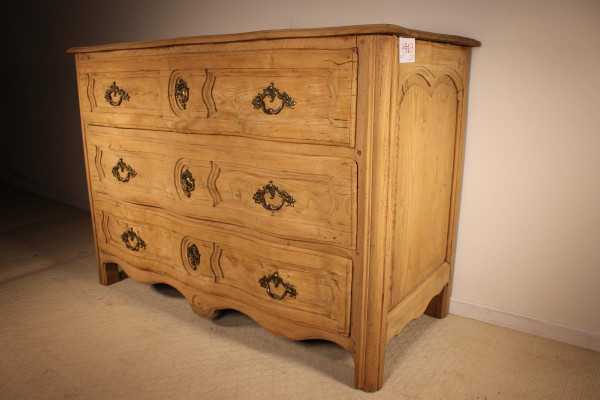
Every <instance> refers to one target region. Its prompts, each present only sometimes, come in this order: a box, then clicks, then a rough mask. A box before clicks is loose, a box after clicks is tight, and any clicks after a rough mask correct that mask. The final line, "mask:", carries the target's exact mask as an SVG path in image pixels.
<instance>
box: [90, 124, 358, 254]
mask: <svg viewBox="0 0 600 400" xmlns="http://www.w3.org/2000/svg"><path fill="white" fill-rule="evenodd" d="M175 135H176V134H175ZM86 138H87V150H88V151H87V153H88V158H89V165H90V168H89V175H90V177H89V178H90V184H91V189H92V191H93V192H101V193H106V194H109V195H110V196H113V197H114V198H116V199H123V200H127V201H131V202H135V203H141V204H146V205H153V206H156V207H161V208H164V209H166V210H169V211H171V212H174V213H178V214H181V215H184V216H188V217H193V218H198V219H202V220H207V221H213V222H218V223H222V224H224V228H227V229H233V228H235V229H242V230H248V231H249V232H261V233H265V234H269V235H275V236H278V237H282V238H286V239H292V240H301V241H310V242H320V243H329V244H335V245H339V246H342V247H346V248H354V246H355V224H356V217H355V214H356V163H355V161H354V160H351V159H345V158H338V157H326V156H316V155H315V156H311V155H300V154H282V153H273V152H260V151H255V150H252V151H249V150H248V149H245V148H243V147H235V146H231V145H228V146H217V145H214V144H213V145H203V144H202V143H200V142H198V143H194V144H189V143H186V144H184V143H177V144H176V143H173V142H169V141H162V140H157V139H156V138H152V137H145V136H144V131H137V130H130V129H128V130H120V129H118V128H107V127H98V126H88V127H87V129H86ZM246 233H248V232H246Z"/></svg>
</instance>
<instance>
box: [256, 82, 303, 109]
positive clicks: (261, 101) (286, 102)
mask: <svg viewBox="0 0 600 400" xmlns="http://www.w3.org/2000/svg"><path fill="white" fill-rule="evenodd" d="M265 97H268V98H269V99H270V100H271V103H272V102H273V100H275V97H277V98H278V99H279V100H281V104H280V105H279V108H277V109H273V108H267V106H266V105H265ZM252 104H253V105H254V108H256V109H259V108H262V110H263V112H264V113H265V114H279V112H280V111H281V110H282V109H283V107H284V106H285V107H288V108H294V106H295V105H296V102H295V101H294V99H292V98H291V97H290V96H288V94H287V93H286V92H283V93H281V92H280V91H279V89H277V88H276V87H275V84H274V83H273V82H271V84H270V85H269V86H267V87H266V88H265V89H263V92H262V93H258V96H256V97H255V98H254V99H253V100H252Z"/></svg>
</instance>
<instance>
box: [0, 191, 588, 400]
mask: <svg viewBox="0 0 600 400" xmlns="http://www.w3.org/2000/svg"><path fill="white" fill-rule="evenodd" d="M0 208H1V209H0V260H1V261H0V304H1V308H0V398H1V399H11V400H12V399H128V400H131V399H161V400H164V399H244V400H246V399H261V400H264V399H270V398H274V399H275V398H279V399H290V400H291V399H310V400H320V399H344V400H345V399H363V398H364V399H367V398H369V399H370V398H378V399H379V398H381V399H561V400H562V399H600V353H597V352H594V351H591V350H585V349H582V348H578V347H575V346H571V345H567V344H563V343H559V342H555V341H552V340H548V339H543V338H539V337H536V336H532V335H528V334H524V333H520V332H516V331H512V330H510V329H506V328H501V327H497V326H493V325H489V324H485V323H482V322H478V321H474V320H470V319H466V318H462V317H459V316H455V315H450V316H449V317H448V318H446V319H444V320H436V319H432V318H429V317H427V316H424V317H421V318H419V319H418V320H415V321H413V322H411V323H410V324H409V325H408V326H407V328H406V329H405V330H404V332H403V333H402V334H401V335H399V336H397V337H396V338H395V339H393V340H392V341H391V342H390V344H389V345H388V347H387V353H386V377H385V381H384V386H383V389H382V390H381V391H379V392H377V393H376V394H367V393H363V392H361V391H358V390H356V389H354V387H353V370H354V366H353V362H352V358H351V357H350V355H349V354H348V353H347V352H346V351H345V350H343V349H342V348H341V347H338V346H337V345H335V344H332V343H329V342H324V341H304V342H293V341H289V340H285V339H281V338H279V337H276V336H274V335H272V334H270V333H268V332H267V331H265V330H263V329H261V328H260V327H259V326H258V325H256V324H255V323H254V322H253V321H252V320H251V319H250V318H248V317H246V316H244V315H243V314H240V313H238V312H234V311H225V312H223V313H222V315H221V316H220V317H218V318H217V319H213V320H210V319H203V318H200V317H198V316H197V315H196V314H194V313H193V312H192V311H191V309H190V308H189V306H188V305H187V302H186V300H185V299H184V298H183V297H182V296H180V295H179V294H178V293H177V292H176V291H175V290H174V289H172V288H170V287H168V286H160V285H157V286H150V285H143V284H140V283H137V282H135V281H133V280H131V279H126V280H124V281H122V282H119V283H117V284H115V285H112V286H108V287H104V286H101V285H100V284H99V283H98V278H97V272H96V264H95V255H94V248H93V241H92V232H91V224H90V222H89V216H88V214H87V213H85V212H83V211H80V210H77V209H75V208H71V207H67V206H64V205H61V204H58V203H55V202H52V201H50V200H47V199H44V198H41V197H37V196H34V195H31V194H28V193H26V192H21V191H18V190H16V189H6V188H5V190H4V193H2V194H1V195H0Z"/></svg>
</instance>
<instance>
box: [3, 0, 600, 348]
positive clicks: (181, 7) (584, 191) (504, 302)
mask: <svg viewBox="0 0 600 400" xmlns="http://www.w3.org/2000/svg"><path fill="white" fill-rule="evenodd" d="M67 3H69V2H67ZM70 3H72V4H70V5H69V6H68V7H67V6H60V5H58V6H57V5H55V4H52V5H51V6H49V5H44V3H41V4H40V6H39V8H38V10H40V12H39V13H35V12H34V13H33V14H34V16H33V18H34V21H33V22H32V21H31V18H32V13H31V12H27V13H24V16H26V17H27V19H28V22H29V24H28V26H30V27H31V26H37V30H36V28H32V29H33V32H29V31H26V30H23V29H22V28H23V25H21V24H16V25H18V26H20V28H19V32H18V33H19V34H20V35H25V39H22V43H18V42H17V45H18V46H17V47H19V48H20V47H21V46H20V45H22V44H26V45H28V46H34V47H33V49H34V50H36V51H35V53H33V54H32V53H31V51H30V50H31V47H27V51H25V50H19V48H17V49H15V51H16V52H17V54H18V55H19V57H20V60H21V61H20V62H21V63H22V64H23V65H22V68H21V69H22V70H24V71H25V73H23V72H22V73H21V75H20V76H22V77H23V76H25V78H26V79H24V80H26V81H27V82H29V85H30V86H29V87H28V88H29V89H30V90H37V91H39V90H40V86H42V88H41V89H42V99H41V100H36V102H35V105H36V106H37V107H41V106H43V107H44V109H43V111H41V112H40V113H41V114H40V113H38V116H37V117H36V116H35V115H34V116H31V115H30V114H27V116H23V113H22V111H19V110H20V109H17V110H15V112H16V113H18V112H21V114H19V115H21V118H23V119H24V121H20V122H21V123H25V125H26V127H27V129H22V130H21V131H20V134H19V136H18V138H12V139H11V140H13V143H12V146H8V147H9V148H10V151H6V154H5V155H4V157H3V162H4V166H3V172H1V173H0V179H3V180H5V181H8V182H12V183H13V184H19V185H21V186H24V187H27V188H29V189H32V190H35V191H38V192H40V193H44V194H47V195H50V196H53V197H55V198H58V199H61V200H63V201H67V202H70V203H71V204H79V205H82V204H83V205H84V204H86V202H87V199H86V190H85V183H84V174H83V170H82V169H83V158H82V156H81V139H80V133H79V131H78V129H79V125H78V124H79V121H78V118H79V116H78V113H77V103H76V98H75V97H74V96H75V93H76V92H75V76H74V69H73V66H72V65H73V62H72V58H71V57H70V56H66V55H64V54H62V51H63V50H64V49H65V48H66V47H70V46H75V45H93V44H103V43H112V42H122V41H138V40H151V39H162V38H167V37H174V36H188V35H201V34H217V33H234V32H244V31H252V30H261V29H276V28H300V27H321V26H337V25H353V24H367V23H391V24H397V25H403V26H406V27H409V28H416V29H422V30H429V31H434V32H441V33H450V34H458V35H463V36H468V37H472V38H475V39H478V40H480V41H481V42H482V43H483V46H482V47H481V48H476V49H474V51H473V58H472V69H471V81H470V92H469V96H470V99H469V100H470V104H469V112H468V120H467V148H466V161H465V171H464V187H463V196H462V207H461V214H460V220H459V235H458V250H457V258H456V271H455V278H454V290H453V301H452V308H451V311H454V312H457V313H461V314H463V315H467V316H473V317H476V318H481V319H484V320H489V321H492V322H496V323H500V324H505V325H513V326H516V327H518V328H520V329H525V330H529V331H532V332H535V333H538V334H543V335H547V336H551V337H555V338H557V339H562V340H565V341H571V342H574V343H578V344H581V345H585V346H587V347H592V348H596V349H598V350H600V288H599V286H600V232H599V231H600V201H599V199H600V129H599V126H600V118H599V116H600V77H599V76H598V72H599V71H600V2H598V1H596V0H590V1H583V0H582V1H574V0H571V1H568V0H560V1H558V0H548V1H542V0H534V1H525V0H504V1H495V2H494V1H477V0H455V1H446V0H420V1H414V0H411V1H391V0H378V1H375V0H371V1H359V0H354V1H326V0H319V1H314V0H302V1H272V0H270V1H247V0H236V1H221V2H218V1H217V2H215V1H192V0H187V1H184V0H180V1H175V0H171V1H169V2H164V1H153V2H150V1H127V2H124V1H115V0H105V1H103V2H90V3H89V4H87V3H86V2H81V1H71V2H70ZM28 4H29V3H28ZM28 7H29V5H28ZM24 11H31V10H24ZM36 18H37V19H36ZM23 23H24V22H23ZM36 24H37V25H36ZM15 28H16V27H15ZM25 42H27V43H25ZM41 69H45V70H46V72H45V73H44V74H42V75H41V76H42V77H43V78H40V77H39V76H38V75H39V74H38V75H36V71H37V70H41ZM12 72H13V73H15V71H12ZM17 73H18V71H17ZM13 76H14V75H13ZM20 84H25V85H26V84H27V83H23V82H21V83H20ZM34 109H35V107H34ZM39 109H41V108H39ZM40 115H41V116H40ZM22 126H23V125H22ZM34 140H36V141H37V143H38V146H36V145H33V146H34V147H35V149H33V150H32V149H31V148H30V147H31V146H32V143H34V142H33V141H34ZM4 150H6V146H5V148H4ZM56 166H58V168H56ZM7 171H8V172H7ZM578 335H579V336H578ZM578 337H579V339H578Z"/></svg>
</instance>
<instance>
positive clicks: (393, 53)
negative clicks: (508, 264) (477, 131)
mask: <svg viewBox="0 0 600 400" xmlns="http://www.w3.org/2000/svg"><path fill="white" fill-rule="evenodd" d="M398 36H402V37H416V38H417V41H416V45H417V47H416V50H417V51H416V60H415V62H414V63H409V64H398V61H397V60H398ZM437 42H441V43H437ZM457 44H458V45H457ZM477 45H479V42H477V41H473V40H471V39H465V38H459V37H454V36H448V35H438V34H431V33H426V32H421V31H414V30H409V29H405V28H401V27H397V26H392V25H372V26H357V27H341V28H329V29H313V30H289V31H265V32H255V33H250V34H240V35H220V36H208V37H197V38H183V39H174V40H173V39H171V40H163V41H154V42H147V43H138V44H123V45H109V46H98V47H94V48H79V49H73V50H72V52H76V53H77V54H76V61H77V77H78V90H79V101H80V111H81V118H82V134H83V142H84V154H85V162H86V173H87V178H88V191H89V195H90V206H91V208H92V220H93V228H94V239H95V241H96V248H97V256H98V268H99V275H100V281H101V283H102V284H105V285H108V284H112V283H114V282H117V281H118V280H119V279H120V271H121V270H123V271H124V272H125V273H127V275H129V276H131V277H132V278H133V279H135V280H138V281H140V282H145V283H156V282H162V283H166V284H169V285H171V286H173V287H175V288H176V289H177V290H179V291H180V292H181V293H183V295H184V296H185V297H186V298H187V299H188V301H189V303H190V306H191V307H192V309H193V310H194V312H196V313H197V314H199V315H202V316H205V317H210V316H212V315H214V313H215V312H216V311H217V310H219V309H223V308H233V309H236V310H239V311H241V312H243V313H246V314H247V315H249V316H250V317H251V318H253V319H254V320H255V321H257V323H259V324H260V325H261V326H263V327H264V328H265V329H267V330H269V331H271V332H273V333H275V334H277V335H280V336H283V337H286V338H290V339H295V340H299V339H311V338H318V339H325V340H331V341H333V342H336V343H338V344H340V345H341V346H343V347H344V348H345V349H347V350H348V351H349V352H350V354H351V355H352V357H353V359H354V362H355V385H356V387H357V388H360V389H363V390H365V391H376V390H378V389H379V388H381V386H382V384H383V376H384V372H383V368H384V358H385V346H386V343H387V342H388V341H389V340H391V338H392V337H394V335H397V334H398V333H400V332H401V330H402V329H403V327H404V326H405V325H406V324H407V323H408V322H409V321H410V320H411V319H414V318H417V317H419V316H420V315H421V314H423V313H424V312H427V313H428V314H430V315H433V316H435V317H437V318H443V317H445V316H446V315H447V313H448V300H449V296H450V291H451V279H452V270H453V264H454V254H455V249H456V228H457V220H458V210H459V199H460V187H461V176H462V165H463V157H464V138H465V115H466V92H467V82H468V71H469V62H470V49H469V48H468V46H477ZM179 79H183V80H185V81H186V83H187V85H188V88H189V90H190V97H189V99H188V102H187V103H186V107H181V105H180V104H179V103H177V101H176V99H175V83H176V82H177V81H178V80H179ZM113 82H116V84H117V85H118V86H119V87H120V88H122V89H123V90H126V91H127V93H128V94H129V95H130V99H129V101H126V100H125V101H123V102H122V103H121V105H120V106H118V107H115V106H112V105H110V104H109V103H108V102H107V101H106V99H105V98H104V96H105V94H106V90H107V88H108V87H110V85H112V83H113ZM271 82H273V83H274V85H275V86H276V87H277V88H278V89H280V90H281V91H285V92H287V93H288V94H289V95H290V96H291V97H293V98H294V100H295V101H296V106H295V108H293V109H290V108H283V109H282V111H281V112H280V113H279V114H276V115H267V114H265V113H263V112H262V110H260V109H258V110H257V109H255V108H254V106H253V105H252V99H253V98H254V97H255V96H256V95H257V94H258V93H259V92H262V90H263V89H264V88H266V87H267V85H269V84H270V83H271ZM278 101H279V100H275V102H274V103H272V104H271V103H270V102H269V103H268V106H269V107H271V108H277V107H278V104H279V103H278ZM120 160H122V161H123V162H125V163H126V164H127V165H128V166H130V167H131V168H133V169H134V170H135V175H134V176H130V179H129V180H128V181H127V182H121V181H119V179H118V178H117V177H115V176H113V168H114V167H115V166H117V165H118V164H117V163H118V162H119V161H120ZM116 172H117V176H118V177H121V180H123V178H124V177H125V176H126V175H127V172H126V171H125V170H122V171H121V170H119V169H117V171H116ZM184 172H185V173H186V174H188V179H191V180H193V182H194V185H193V190H190V191H187V192H186V190H184V182H182V174H183V173H184ZM191 180H189V181H188V182H191ZM270 181H273V184H274V185H276V186H278V187H279V188H280V189H282V190H284V191H286V192H287V193H288V195H291V196H292V197H293V198H294V200H295V202H294V204H293V207H291V206H282V208H281V209H279V210H267V209H265V208H263V206H262V205H261V204H257V203H256V199H255V198H254V196H255V194H256V193H257V191H258V190H259V189H261V188H263V186H265V185H267V184H268V183H269V182H270ZM190 187H191V186H190ZM259 200H260V199H259ZM265 201H266V204H270V205H277V204H278V203H279V202H280V201H281V196H280V195H277V194H274V195H273V198H270V197H269V196H268V195H267V197H266V198H265ZM127 232H131V233H127ZM124 233H127V235H129V236H130V237H128V236H127V235H126V236H125V240H124V239H123V236H122V235H123V234H124ZM138 238H141V240H143V243H144V246H141V245H140V246H137V244H138V243H140V242H139V239H138ZM192 250H193V251H192ZM189 254H192V255H193V257H191V256H190V255H189ZM190 257H191V258H190ZM275 272H277V275H278V276H279V277H280V278H281V279H283V281H284V282H286V283H289V284H290V285H292V286H291V287H293V289H294V290H295V291H296V292H297V293H296V294H297V295H296V297H295V298H294V297H293V296H290V295H289V293H288V294H286V296H285V297H284V296H283V295H284V294H285V293H286V292H285V291H284V287H283V286H281V285H279V286H277V287H275V286H272V287H270V289H269V290H272V294H273V296H269V294H268V293H267V290H266V288H265V287H264V286H261V284H259V279H261V278H264V277H267V276H270V275H272V274H274V273H275ZM289 290H291V289H289ZM292 293H293V291H292ZM278 296H280V297H282V298H280V299H278V298H277V297H278Z"/></svg>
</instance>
